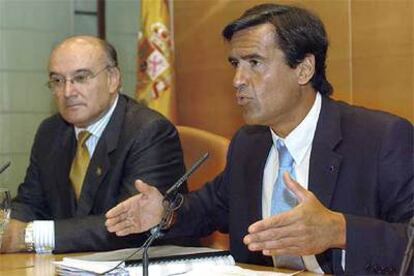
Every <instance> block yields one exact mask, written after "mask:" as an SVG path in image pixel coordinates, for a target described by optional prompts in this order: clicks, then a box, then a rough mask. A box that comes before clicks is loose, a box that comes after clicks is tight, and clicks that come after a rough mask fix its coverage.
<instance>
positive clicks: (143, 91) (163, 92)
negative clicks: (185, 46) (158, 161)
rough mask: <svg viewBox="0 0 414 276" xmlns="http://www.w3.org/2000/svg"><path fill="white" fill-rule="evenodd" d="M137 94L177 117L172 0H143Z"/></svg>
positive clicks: (164, 113)
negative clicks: (171, 26) (169, 5)
mask: <svg viewBox="0 0 414 276" xmlns="http://www.w3.org/2000/svg"><path fill="white" fill-rule="evenodd" d="M140 20H141V31H140V34H139V37H138V68H137V74H138V76H137V88H136V98H137V99H138V100H139V101H140V102H143V103H144V104H146V105H147V106H148V107H150V108H153V109H155V110H157V111H158V112H160V113H162V114H163V115H164V116H166V117H167V118H169V119H170V120H171V121H173V122H175V120H176V110H175V108H176V107H175V95H174V76H173V73H174V71H173V68H174V55H173V47H172V46H173V40H172V34H171V28H170V16H169V9H168V0H141V18H140Z"/></svg>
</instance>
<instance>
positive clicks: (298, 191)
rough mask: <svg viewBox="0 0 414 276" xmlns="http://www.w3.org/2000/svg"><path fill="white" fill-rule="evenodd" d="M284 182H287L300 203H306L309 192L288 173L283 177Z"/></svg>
mask: <svg viewBox="0 0 414 276" xmlns="http://www.w3.org/2000/svg"><path fill="white" fill-rule="evenodd" d="M283 180H284V181H285V184H286V187H287V188H288V189H289V190H290V191H291V192H292V193H294V194H295V196H296V198H297V199H298V201H299V202H303V201H305V198H306V193H307V192H308V191H307V190H306V189H305V188H303V187H302V186H301V185H300V184H299V183H298V182H297V181H296V180H294V179H293V178H292V176H291V175H290V174H289V173H288V172H285V174H284V175H283Z"/></svg>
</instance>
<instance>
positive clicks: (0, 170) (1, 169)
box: [0, 161, 11, 174]
mask: <svg viewBox="0 0 414 276" xmlns="http://www.w3.org/2000/svg"><path fill="white" fill-rule="evenodd" d="M10 164H11V162H10V161H9V162H6V164H4V165H3V166H1V168H0V174H2V173H3V172H4V171H5V170H6V169H7V168H8V167H9V166H10Z"/></svg>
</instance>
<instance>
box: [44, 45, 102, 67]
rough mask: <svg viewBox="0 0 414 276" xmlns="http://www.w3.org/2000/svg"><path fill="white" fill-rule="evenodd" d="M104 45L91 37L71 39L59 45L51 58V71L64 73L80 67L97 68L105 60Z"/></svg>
mask: <svg viewBox="0 0 414 276" xmlns="http://www.w3.org/2000/svg"><path fill="white" fill-rule="evenodd" d="M105 59H106V56H105V52H104V50H103V48H102V46H101V45H100V44H99V43H98V42H96V41H94V40H90V39H81V38H75V39H69V40H67V41H64V42H63V43H62V44H60V45H59V46H57V47H56V48H55V49H54V50H53V52H52V54H51V56H50V59H49V65H48V70H49V72H53V73H58V74H62V75H67V74H71V73H73V72H75V71H77V70H80V69H95V68H96V67H98V66H100V65H101V64H103V63H104V62H105Z"/></svg>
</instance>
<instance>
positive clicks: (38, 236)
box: [33, 220, 55, 253]
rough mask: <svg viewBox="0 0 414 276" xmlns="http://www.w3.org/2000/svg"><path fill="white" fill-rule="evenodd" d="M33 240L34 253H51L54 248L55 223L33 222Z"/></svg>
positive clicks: (50, 221)
mask: <svg viewBox="0 0 414 276" xmlns="http://www.w3.org/2000/svg"><path fill="white" fill-rule="evenodd" d="M33 239H34V247H35V250H36V253H52V250H53V249H54V248H55V222H54V221H53V220H35V221H33Z"/></svg>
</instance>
